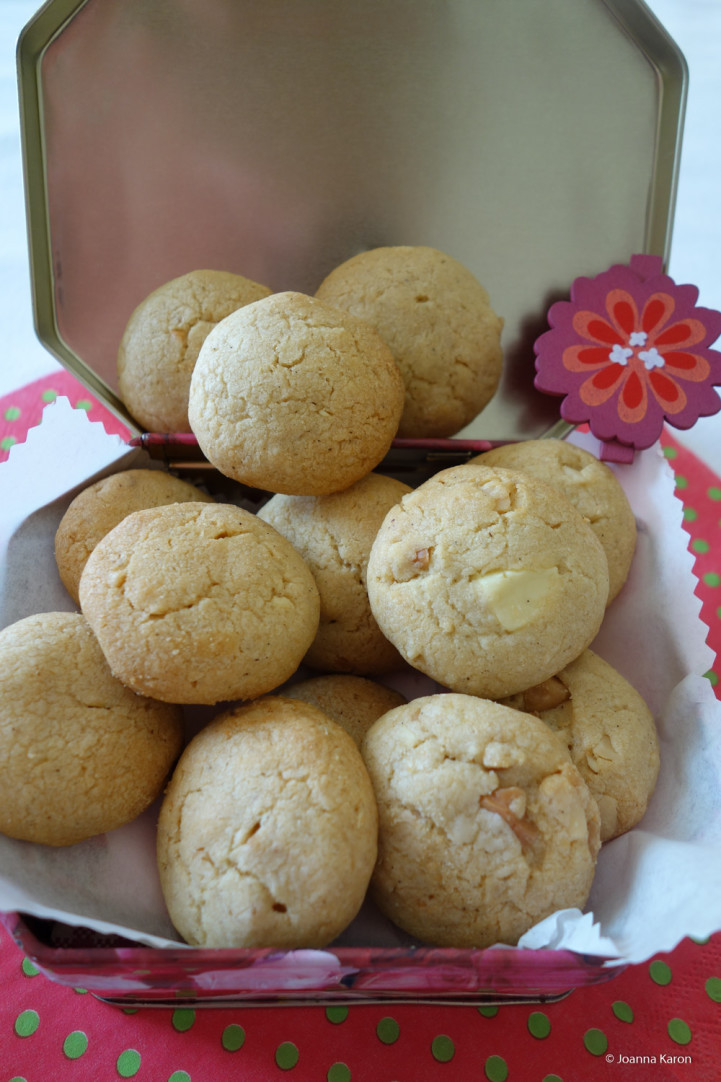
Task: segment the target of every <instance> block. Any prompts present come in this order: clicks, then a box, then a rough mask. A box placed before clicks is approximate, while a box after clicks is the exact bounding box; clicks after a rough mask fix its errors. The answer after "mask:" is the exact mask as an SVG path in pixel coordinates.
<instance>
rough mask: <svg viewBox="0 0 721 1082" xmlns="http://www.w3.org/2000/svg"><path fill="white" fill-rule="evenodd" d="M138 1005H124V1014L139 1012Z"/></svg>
mask: <svg viewBox="0 0 721 1082" xmlns="http://www.w3.org/2000/svg"><path fill="white" fill-rule="evenodd" d="M137 1013H138V1008H137V1007H123V1014H137Z"/></svg>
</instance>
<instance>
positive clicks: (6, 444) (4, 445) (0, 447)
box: [0, 436, 18, 451]
mask: <svg viewBox="0 0 721 1082" xmlns="http://www.w3.org/2000/svg"><path fill="white" fill-rule="evenodd" d="M17 442H18V441H17V440H16V439H15V437H14V436H4V437H3V438H2V439H1V440H0V451H9V450H10V448H11V447H12V445H13V444H14V443H17Z"/></svg>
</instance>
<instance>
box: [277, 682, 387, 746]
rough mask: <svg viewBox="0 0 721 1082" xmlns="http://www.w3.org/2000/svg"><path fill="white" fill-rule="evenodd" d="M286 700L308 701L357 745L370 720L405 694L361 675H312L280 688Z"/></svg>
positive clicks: (361, 739) (376, 717)
mask: <svg viewBox="0 0 721 1082" xmlns="http://www.w3.org/2000/svg"><path fill="white" fill-rule="evenodd" d="M283 695H285V696H287V697H288V698H289V699H302V700H303V702H306V703H311V704H312V705H313V706H317V707H318V709H319V710H322V711H323V713H324V714H327V716H328V717H329V718H331V719H332V720H333V721H335V722H337V723H338V724H339V725H341V726H342V727H343V728H344V729H345V731H346V732H347V733H349V735H350V736H352V737H353V739H354V740H355V742H356V744H358V746H359V747H360V745H361V743H362V741H363V737H364V736H365V734H366V733H367V732H368V730H369V729H370V727H371V725H372V724H373V722H374V721H377V720H378V718H379V717H380V716H381V715H382V714H385V713H387V712H388V711H389V710H393V709H394V708H395V707H396V706H402V704H403V703H405V702H406V699H405V696H403V695H401V693H400V692H399V691H396V690H395V689H394V688H389V687H386V685H385V684H379V683H377V682H376V681H375V680H368V679H367V678H366V677H364V676H346V675H340V674H331V675H328V676H312V677H310V678H309V679H308V680H300V681H299V682H298V683H297V684H291V685H290V686H289V687H287V688H284V689H283Z"/></svg>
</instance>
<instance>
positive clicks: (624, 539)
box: [470, 439, 636, 602]
mask: <svg viewBox="0 0 721 1082" xmlns="http://www.w3.org/2000/svg"><path fill="white" fill-rule="evenodd" d="M470 461H471V462H473V463H477V464H478V465H482V466H503V467H504V468H505V469H513V470H523V471H524V473H526V474H528V475H529V476H530V477H536V478H540V480H541V481H547V482H548V483H549V484H551V485H554V486H555V487H556V488H558V489H560V491H561V492H562V493H563V495H564V496H565V497H566V499H568V500H570V501H571V503H572V504H573V506H574V507H575V508H576V510H577V511H579V512H580V513H581V514H582V515H583V517H584V518H585V519H586V520H587V521H588V523H589V525H590V526H591V529H592V530H593V532H594V533H595V534H596V536H597V537H598V539H599V541H600V542H601V544H602V545H603V549H604V552H605V553H606V559H607V560H608V578H609V590H608V600H609V602H611V601H613V599H614V597H616V595H617V594H618V593H619V591H620V590H621V587H622V586H623V584H624V583H625V581H626V579H627V578H628V573H629V570H630V567H631V561H632V560H633V554H634V551H635V548H636V519H635V517H634V514H633V510H632V509H631V505H630V503H629V501H628V497H627V496H626V493H625V492H624V490H623V487H622V486H621V482H620V481H619V479H618V477H616V474H615V473H614V472H613V470H612V469H611V468H610V466H607V465H606V464H605V463H604V462H600V461H599V459H597V458H596V456H595V455H592V454H591V452H590V451H587V450H585V448H583V447H576V446H575V445H574V444H572V443H568V442H567V441H566V440H554V439H540V440H521V441H520V442H518V443H506V444H503V445H502V446H501V447H493V448H492V449H491V450H490V451H484V452H483V454H482V455H477V456H476V457H475V458H472V459H470Z"/></svg>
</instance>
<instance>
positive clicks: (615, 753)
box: [504, 650, 659, 842]
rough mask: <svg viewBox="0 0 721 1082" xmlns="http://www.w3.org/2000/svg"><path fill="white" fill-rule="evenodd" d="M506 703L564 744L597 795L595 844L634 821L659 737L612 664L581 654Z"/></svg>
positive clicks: (650, 783) (647, 793)
mask: <svg viewBox="0 0 721 1082" xmlns="http://www.w3.org/2000/svg"><path fill="white" fill-rule="evenodd" d="M504 702H505V704H506V705H508V706H513V707H515V708H516V709H518V710H523V711H525V712H526V713H530V714H535V715H536V717H538V718H540V719H541V721H543V722H545V723H546V725H549V726H550V727H551V728H552V729H553V731H554V732H555V733H557V734H558V736H559V737H561V739H562V740H563V741H564V743H565V744H566V745H567V747H568V750H569V752H570V754H571V759H572V760H573V762H574V764H575V766H576V767H577V768H578V771H579V773H580V774H581V776H582V777H583V778H584V780H585V782H586V784H587V785H588V788H589V789H590V790H591V793H592V794H593V796H594V797H595V798H596V802H597V804H598V808H599V811H600V813H601V841H604V842H605V841H609V840H610V839H611V838H615V837H617V836H618V835H619V834H623V833H624V832H625V831H627V830H630V829H631V828H632V827H634V826H636V824H637V823H639V822H640V820H641V819H642V817H643V815H644V813H645V811H646V808H647V806H648V801H649V799H650V797H651V794H652V793H653V790H654V788H655V785H656V780H657V778H658V771H659V746H658V734H657V732H656V725H655V723H654V720H653V716H652V714H651V711H650V710H649V708H648V706H647V705H646V703H645V702H644V700H643V699H642V697H641V696H640V695H639V693H638V692H637V691H636V689H635V688H634V687H633V686H632V685H631V684H630V683H629V682H628V681H627V680H626V679H625V677H623V676H622V675H621V674H620V673H619V672H618V671H617V670H616V669H614V668H613V666H612V665H609V664H608V662H607V661H604V660H603V658H601V657H599V656H598V655H597V654H594V653H593V651H592V650H586V651H585V652H584V653H583V654H581V656H580V657H579V658H577V659H576V660H575V661H572V662H571V664H570V665H568V666H567V667H566V668H565V669H563V670H562V671H561V672H559V673H558V674H557V675H556V676H554V677H552V678H551V679H550V680H547V681H545V682H544V683H543V684H541V685H539V686H537V687H534V688H528V689H526V691H524V692H521V693H519V694H518V695H514V696H512V697H510V698H508V699H506V700H504Z"/></svg>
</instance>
